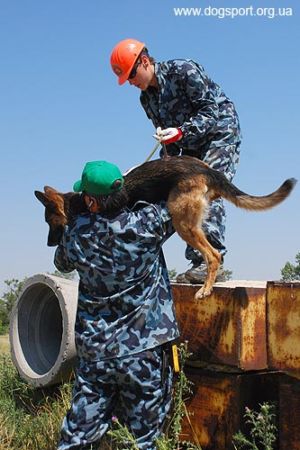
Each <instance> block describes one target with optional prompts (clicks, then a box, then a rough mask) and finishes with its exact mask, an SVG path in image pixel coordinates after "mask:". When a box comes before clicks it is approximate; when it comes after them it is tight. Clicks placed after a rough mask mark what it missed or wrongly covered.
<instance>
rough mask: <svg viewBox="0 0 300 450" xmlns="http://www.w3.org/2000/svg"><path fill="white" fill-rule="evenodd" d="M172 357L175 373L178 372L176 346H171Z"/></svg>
mask: <svg viewBox="0 0 300 450" xmlns="http://www.w3.org/2000/svg"><path fill="white" fill-rule="evenodd" d="M172 355H173V369H174V372H175V373H178V372H179V359H178V349H177V345H176V344H173V345H172Z"/></svg>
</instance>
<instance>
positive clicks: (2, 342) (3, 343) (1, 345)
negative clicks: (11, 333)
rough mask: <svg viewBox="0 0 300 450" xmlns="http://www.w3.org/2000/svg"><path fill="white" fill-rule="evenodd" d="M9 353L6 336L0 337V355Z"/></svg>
mask: <svg viewBox="0 0 300 450" xmlns="http://www.w3.org/2000/svg"><path fill="white" fill-rule="evenodd" d="M9 352H10V346H9V338H8V334H4V335H0V355H2V354H3V353H9Z"/></svg>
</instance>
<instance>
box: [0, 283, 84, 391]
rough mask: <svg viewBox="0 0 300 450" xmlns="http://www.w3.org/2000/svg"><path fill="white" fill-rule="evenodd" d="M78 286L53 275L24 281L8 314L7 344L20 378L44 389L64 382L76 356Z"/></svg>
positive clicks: (68, 375)
mask: <svg viewBox="0 0 300 450" xmlns="http://www.w3.org/2000/svg"><path fill="white" fill-rule="evenodd" d="M77 291H78V283H77V282H75V281H70V280H66V279H64V278H60V277H56V276H53V275H47V274H39V275H35V276H33V277H31V278H28V279H27V280H26V281H25V283H24V286H23V289H22V292H21V293H20V295H19V298H18V301H17V303H16V305H15V307H14V309H13V311H12V315H11V321H10V335H9V337H10V345H11V352H12V359H13V362H14V364H15V366H16V367H17V370H18V372H19V374H20V376H21V377H22V378H23V379H24V380H26V381H27V382H28V383H29V384H31V385H33V386H36V387H45V386H50V385H53V384H57V383H60V382H62V381H66V380H67V379H68V378H69V377H70V374H71V371H72V367H73V366H74V362H75V357H76V348H75V340H74V325H75V317H76V308H77V295H78V292H77Z"/></svg>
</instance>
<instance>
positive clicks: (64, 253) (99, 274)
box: [54, 202, 179, 450]
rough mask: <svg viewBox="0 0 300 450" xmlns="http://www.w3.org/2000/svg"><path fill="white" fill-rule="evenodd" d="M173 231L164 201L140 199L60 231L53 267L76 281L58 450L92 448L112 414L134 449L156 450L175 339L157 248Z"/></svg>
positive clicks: (166, 403) (166, 406)
mask: <svg viewBox="0 0 300 450" xmlns="http://www.w3.org/2000/svg"><path fill="white" fill-rule="evenodd" d="M173 232H174V229H173V226H172V223H171V217H170V215H169V212H168V210H167V208H166V205H165V203H162V204H158V205H151V204H148V203H145V202H139V203H138V204H137V205H136V207H134V208H133V209H132V210H127V209H126V210H122V211H121V212H120V213H119V214H118V215H117V216H115V217H114V218H109V217H104V216H100V215H98V214H83V215H80V216H77V217H76V218H75V219H74V220H73V221H72V222H71V223H70V224H69V225H68V226H67V227H66V229H65V232H64V235H63V239H62V243H61V245H59V246H58V248H57V250H56V253H55V259H54V262H55V266H56V267H57V268H58V270H60V271H63V272H66V271H71V270H74V269H76V270H77V271H78V274H79V277H80V282H79V295H78V309H77V316H76V325H75V339H76V346H77V352H78V357H79V364H78V367H77V369H76V379H75V385H74V390H73V398H72V404H71V408H70V410H69V412H68V413H67V415H66V417H65V419H64V421H63V426H62V431H61V440H60V443H59V447H58V449H59V450H70V449H72V450H73V449H74V450H75V449H83V448H89V449H90V448H91V447H90V445H91V444H93V443H94V444H97V443H99V440H100V439H101V437H102V436H103V434H104V433H105V432H106V431H107V429H108V428H109V426H110V424H111V418H112V416H113V415H117V416H118V418H119V419H120V421H121V422H123V423H125V424H126V425H127V426H128V427H129V429H130V430H131V431H132V432H133V433H134V435H135V436H136V438H137V442H138V445H139V448H140V449H144V450H146V449H147V450H152V449H155V448H156V447H155V443H154V441H155V438H156V437H158V436H159V434H160V432H161V429H162V424H163V422H164V419H165V417H166V414H167V412H168V411H169V408H170V401H171V386H172V370H171V367H170V365H169V364H167V365H166V361H165V359H164V355H165V352H164V344H166V343H168V342H170V341H172V340H174V339H176V338H177V337H178V335H179V332H178V328H177V323H176V319H175V312H174V306H173V300H172V294H171V288H170V283H169V278H168V273H167V268H166V264H165V260H164V256H163V253H162V250H161V246H162V244H163V243H164V242H165V241H166V240H167V239H168V238H169V237H170V236H171V235H172V234H173ZM87 446H88V447H87ZM93 448H96V447H93ZM124 448H127V447H126V445H125V444H124Z"/></svg>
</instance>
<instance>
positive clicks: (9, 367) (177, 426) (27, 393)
mask: <svg viewBox="0 0 300 450" xmlns="http://www.w3.org/2000/svg"><path fill="white" fill-rule="evenodd" d="M179 351H180V358H181V367H183V365H184V362H185V360H186V358H187V356H188V353H187V350H186V346H185V345H182V346H181V347H180V349H179ZM190 389H191V383H190V382H189V381H188V380H187V378H186V376H185V374H184V372H183V371H182V369H181V371H180V373H179V374H178V377H177V381H176V383H175V389H174V400H173V402H174V406H173V414H172V416H171V418H170V421H169V423H168V426H167V429H166V431H165V434H164V435H163V436H162V437H161V438H160V439H159V440H158V442H157V449H158V450H175V449H179V448H184V449H185V450H201V447H200V444H199V445H198V444H197V445H194V444H191V443H188V442H186V443H184V444H183V443H181V444H179V436H180V433H181V421H182V418H183V417H184V416H186V415H187V414H188V413H187V410H186V406H185V400H186V398H187V396H188V395H189V393H190ZM71 391H72V383H65V384H63V385H61V386H59V387H54V388H48V389H43V390H42V389H39V390H38V389H35V388H33V387H31V386H29V385H28V384H26V383H25V382H24V381H22V379H21V378H20V377H19V375H18V373H17V371H16V369H15V367H14V366H13V364H12V362H11V359H10V356H9V355H1V356H0V450H55V449H56V448H57V442H58V440H59V434H60V428H61V423H62V420H63V417H64V415H65V413H66V411H67V410H68V408H69V405H70V400H71ZM124 442H125V443H128V444H129V443H130V445H131V446H130V447H129V448H130V449H135V448H136V447H135V446H134V445H136V444H135V440H134V437H133V436H132V435H131V434H130V433H129V431H128V430H127V428H126V427H123V426H122V425H121V424H120V423H119V422H118V420H117V419H115V420H114V424H113V429H112V430H111V431H110V432H109V434H108V436H107V439H106V440H103V442H102V443H101V447H100V449H99V450H112V449H114V450H115V449H116V448H117V446H118V444H120V443H121V446H120V448H122V449H124Z"/></svg>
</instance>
